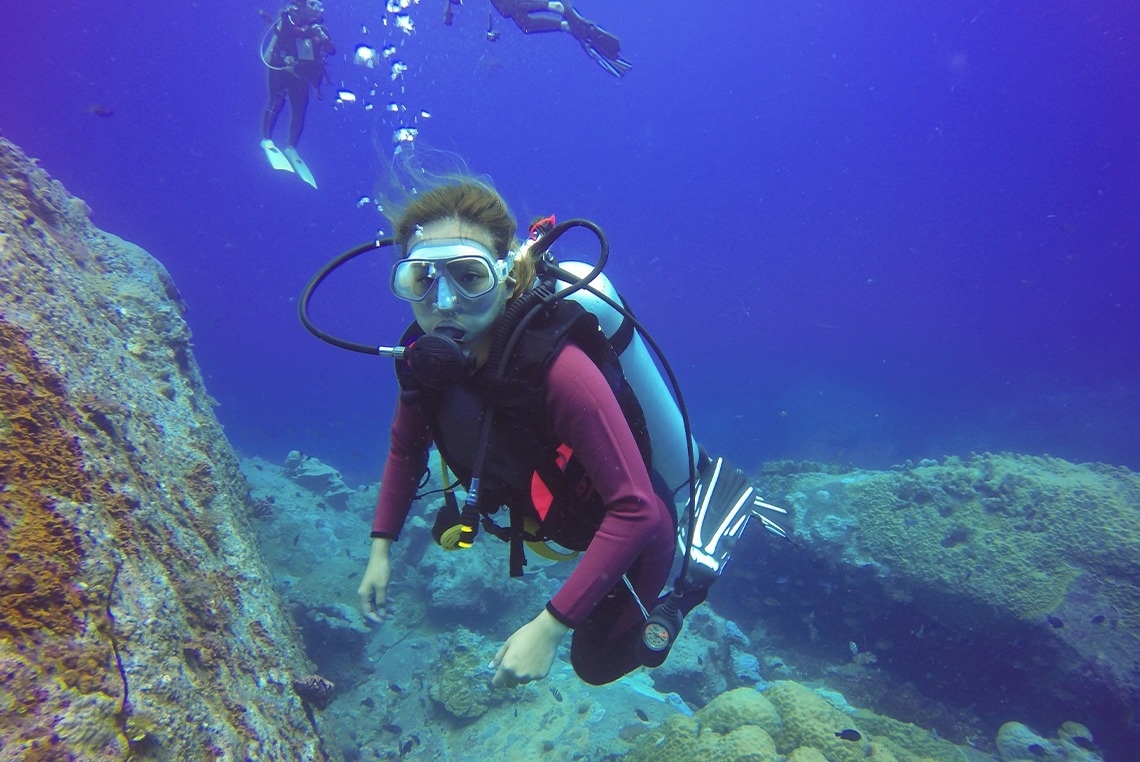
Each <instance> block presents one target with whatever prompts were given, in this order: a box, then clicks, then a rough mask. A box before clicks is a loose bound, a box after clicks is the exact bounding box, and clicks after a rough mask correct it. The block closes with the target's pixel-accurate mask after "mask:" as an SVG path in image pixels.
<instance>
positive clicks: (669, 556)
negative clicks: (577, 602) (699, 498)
mask: <svg viewBox="0 0 1140 762" xmlns="http://www.w3.org/2000/svg"><path fill="white" fill-rule="evenodd" d="M662 507H663V508H664V506H662ZM661 526H662V528H663V529H664V530H665V532H664V533H667V532H668V528H669V527H670V526H671V523H670V522H669V521H668V520H666V519H665V518H664V517H662V521H661ZM673 553H674V551H673V536H672V535H669V536H668V537H667V538H661V537H658V538H655V539H654V542H653V543H652V545H651V546H650V547H648V548H646V549H645V551H644V552H643V553H642V554H641V556H640V557H639V558H638V559H637V561H635V562H634V564H633V566H632V567H631V568H630V570H629V573H628V574H626V578H627V579H628V580H629V584H630V585H631V586H632V587H633V590H634V591H635V592H636V593H637V597H636V598H635V597H634V594H633V593H632V592H631V591H630V588H629V587H627V586H626V584H625V582H624V581H621V582H619V583H618V584H617V585H616V586H615V587H614V589H613V590H611V591H610V593H609V594H608V595H607V596H606V597H605V598H603V599H602V602H601V603H599V604H598V605H597V606H596V607H594V610H593V611H591V612H590V615H589V616H588V617H586V621H584V622H583V623H582V624H580V625H579V626H578V627H576V628H575V629H574V635H573V638H572V639H571V641H570V664H571V665H573V667H574V671H575V672H576V673H577V674H578V677H580V678H581V679H582V680H583V681H584V682H586V683H589V684H590V685H605V684H606V683H612V682H613V681H614V680H617V679H618V678H619V677H621V676H622V675H626V674H628V673H630V672H632V671H633V670H635V669H637V668H638V667H640V666H641V664H642V657H641V652H640V650H639V644H640V642H641V628H642V627H643V626H644V625H645V613H644V612H643V610H642V607H641V603H639V599H640V601H642V602H647V603H652V602H654V601H656V600H657V598H658V596H659V595H660V594H661V590H662V588H663V587H665V583H666V582H667V581H668V579H669V571H670V569H671V568H672V565H673Z"/></svg>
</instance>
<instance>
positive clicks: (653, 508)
mask: <svg viewBox="0 0 1140 762" xmlns="http://www.w3.org/2000/svg"><path fill="white" fill-rule="evenodd" d="M546 410H547V415H548V416H549V418H550V425H551V429H552V430H553V432H554V433H555V434H556V435H557V436H558V437H559V438H560V439H561V440H562V441H564V442H566V443H567V444H568V445H570V447H571V448H572V449H573V451H574V456H575V457H576V458H580V460H581V463H582V465H583V467H584V468H585V470H586V473H587V474H589V476H590V479H591V481H592V482H593V485H594V488H595V489H596V490H598V493H599V494H600V495H601V496H602V499H603V500H604V501H605V504H606V513H605V518H604V519H603V520H602V523H601V526H600V527H599V529H598V531H597V533H596V534H595V535H594V538H593V540H591V542H590V545H589V546H588V547H587V549H586V552H585V553H583V554H582V557H581V559H579V561H578V565H577V566H576V567H575V569H574V571H573V572H571V574H570V577H569V579H567V580H566V582H565V584H563V586H562V588H561V589H560V590H559V591H558V592H557V593H556V594H555V595H554V597H553V598H552V599H551V601H550V603H549V604H547V610H548V611H550V613H551V614H552V615H554V617H555V618H556V619H558V620H559V621H561V622H562V623H563V624H565V625H568V626H570V627H576V626H578V625H579V624H581V623H582V621H583V620H584V619H585V618H586V617H587V616H588V615H589V613H590V612H591V611H592V610H593V609H594V607H595V606H597V605H598V603H600V602H601V600H602V599H603V598H604V597H605V596H606V594H607V593H609V592H610V590H612V589H613V588H614V586H615V585H617V584H619V583H620V581H621V576H622V575H623V574H625V573H626V572H628V571H629V570H630V568H631V567H632V566H633V565H634V563H635V562H638V563H639V564H644V565H645V566H652V567H654V568H653V569H648V568H644V567H643V569H642V570H643V571H645V572H646V573H647V574H648V576H649V577H651V578H652V584H651V585H650V587H652V586H653V585H656V590H652V591H645V590H643V592H648V594H649V595H655V594H656V593H657V592H659V591H660V589H661V586H662V585H663V584H664V581H665V579H666V578H667V576H668V573H669V565H670V563H671V562H672V558H673V536H672V535H673V531H672V520H671V519H670V517H669V514H668V512H667V509H666V508H665V505H664V504H663V503H662V502H661V499H660V498H659V497H657V495H656V493H654V491H653V487H652V485H651V483H650V481H649V474H648V473H647V471H646V469H645V463H644V461H643V460H642V459H641V452H640V451H639V450H638V448H637V442H636V441H635V440H634V438H633V433H632V432H631V431H630V429H629V424H628V423H626V420H625V415H624V414H623V413H622V410H621V406H620V405H619V404H618V401H617V399H616V398H615V397H614V393H613V391H612V390H611V389H610V387H609V384H607V383H606V380H605V378H604V377H603V376H602V373H601V371H600V370H598V367H597V366H596V365H594V363H593V362H592V361H591V360H590V359H589V357H587V356H586V354H585V353H584V352H582V350H581V349H579V348H578V347H576V346H574V345H567V346H566V347H565V348H564V349H563V350H562V352H561V353H560V354H559V356H558V357H557V358H556V359H555V361H554V363H553V364H552V366H551V369H550V373H549V376H548V378H547V397H546ZM647 551H648V552H647ZM657 567H661V568H657ZM644 581H645V582H649V581H650V580H648V579H646V580H644ZM658 583H660V584H658ZM653 602H654V603H655V602H656V599H655V598H654V599H653Z"/></svg>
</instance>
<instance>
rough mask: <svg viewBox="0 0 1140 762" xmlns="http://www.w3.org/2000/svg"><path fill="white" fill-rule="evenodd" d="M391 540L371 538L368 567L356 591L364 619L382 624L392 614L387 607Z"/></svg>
mask: <svg viewBox="0 0 1140 762" xmlns="http://www.w3.org/2000/svg"><path fill="white" fill-rule="evenodd" d="M391 544H392V541H391V540H387V539H384V538H383V537H377V538H374V539H373V540H372V551H371V554H370V555H369V557H368V568H367V569H365V570H364V579H362V580H361V581H360V587H359V588H358V589H357V591H356V593H357V595H359V596H360V613H362V614H363V615H364V617H365V618H366V619H370V620H372V621H373V622H377V623H379V624H383V623H384V622H385V621H386V620H388V619H391V618H392V617H393V614H392V612H391V610H390V609H389V608H388V580H389V579H390V578H391V568H390V566H389V563H388V548H389V546H390V545H391Z"/></svg>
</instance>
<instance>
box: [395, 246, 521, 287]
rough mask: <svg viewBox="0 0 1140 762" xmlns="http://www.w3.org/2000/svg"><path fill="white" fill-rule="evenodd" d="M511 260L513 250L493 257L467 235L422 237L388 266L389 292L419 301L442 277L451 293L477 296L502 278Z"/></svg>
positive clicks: (504, 277)
mask: <svg viewBox="0 0 1140 762" xmlns="http://www.w3.org/2000/svg"><path fill="white" fill-rule="evenodd" d="M513 261H514V257H513V253H512V254H509V255H508V256H507V258H506V259H496V258H495V257H494V255H492V254H491V252H490V251H488V250H487V248H486V247H485V246H483V245H482V244H480V243H478V242H477V241H472V240H470V239H467V238H438V239H433V240H430V241H423V242H421V243H417V244H416V245H415V246H413V247H412V248H411V250H410V251H409V252H408V256H407V257H405V258H404V259H401V260H400V261H399V262H397V263H396V264H395V265H393V266H392V283H391V286H392V293H393V294H395V295H396V296H398V297H399V298H401V299H403V300H405V301H409V302H422V301H423V300H425V299H427V298H428V296H429V295H430V294H431V293H432V291H433V290H434V289H435V288H437V285H438V283H439V279H440V278H444V279H445V280H446V281H447V286H448V287H449V289H450V290H451V292H452V293H454V294H456V295H458V296H461V297H463V298H465V299H477V298H479V297H480V296H484V295H486V294H488V293H490V292H491V291H494V290H495V287H496V286H497V285H499V283H501V282H502V281H504V280H506V278H507V274H508V273H509V272H510V270H511V266H512V264H513Z"/></svg>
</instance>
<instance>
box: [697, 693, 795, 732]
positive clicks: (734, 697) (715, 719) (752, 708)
mask: <svg viewBox="0 0 1140 762" xmlns="http://www.w3.org/2000/svg"><path fill="white" fill-rule="evenodd" d="M697 720H698V721H699V722H700V723H701V727H704V728H708V729H709V730H712V731H713V732H714V733H728V732H730V731H732V730H734V729H736V728H739V727H741V726H743V725H755V726H757V727H759V728H763V729H764V730H766V731H767V732H768V733H769V734H771V735H773V736H776V735H779V733H780V731H781V730H782V725H783V723H782V722H781V720H780V713H779V712H777V711H776V707H775V706H773V704H772V702H771V701H769V700H768V699H767V698H765V696H764V695H763V694H762V693H760V692H759V691H757V690H755V689H754V688H736V689H734V690H731V691H727V692H725V693H722V694H720V695H719V696H717V697H716V698H714V699H713V700H712V701H710V702H709V703H708V704H706V705H705V707H704V708H703V709H701V711H699V712H697Z"/></svg>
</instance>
